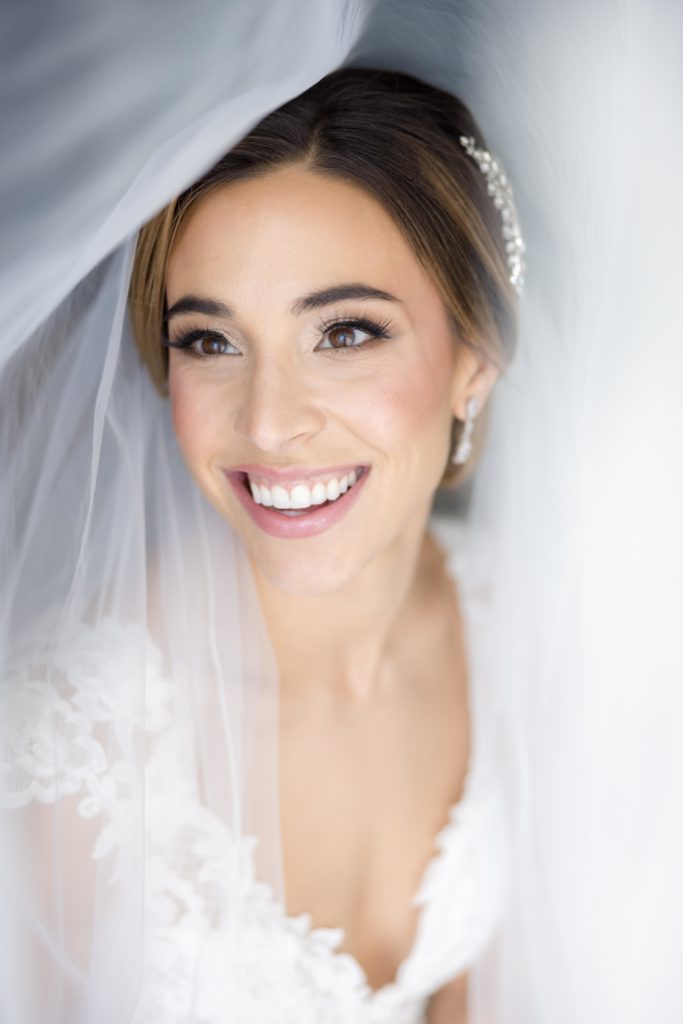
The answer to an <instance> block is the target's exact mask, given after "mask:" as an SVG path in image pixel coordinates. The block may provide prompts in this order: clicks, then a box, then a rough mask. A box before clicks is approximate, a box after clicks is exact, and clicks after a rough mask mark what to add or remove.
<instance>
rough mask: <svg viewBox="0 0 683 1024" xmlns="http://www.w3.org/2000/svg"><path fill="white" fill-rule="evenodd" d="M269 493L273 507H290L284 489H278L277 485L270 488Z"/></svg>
mask: <svg viewBox="0 0 683 1024" xmlns="http://www.w3.org/2000/svg"><path fill="white" fill-rule="evenodd" d="M270 493H271V496H272V499H273V506H274V507H275V508H291V507H292V506H291V505H290V503H289V494H288V493H287V491H286V490H285V489H284V487H280V485H279V484H275V486H274V487H271V490H270Z"/></svg>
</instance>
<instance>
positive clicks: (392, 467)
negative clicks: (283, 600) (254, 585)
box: [166, 167, 474, 594]
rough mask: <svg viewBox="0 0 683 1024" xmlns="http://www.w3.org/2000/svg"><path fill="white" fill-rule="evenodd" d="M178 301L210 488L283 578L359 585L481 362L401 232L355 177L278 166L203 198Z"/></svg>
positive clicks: (177, 364) (178, 378)
mask: <svg viewBox="0 0 683 1024" xmlns="http://www.w3.org/2000/svg"><path fill="white" fill-rule="evenodd" d="M166 297H167V305H168V310H169V322H168V337H169V340H170V342H171V343H179V342H189V343H190V346H191V347H185V348H177V347H171V348H170V350H169V356H170V360H169V387H170V401H171V406H172V413H173V422H174V427H175V431H176V434H177V437H178V441H179V444H180V447H181V450H182V452H183V456H184V458H185V460H186V462H187V465H188V467H189V470H190V472H191V473H192V476H193V477H194V479H195V481H196V482H197V484H198V485H199V487H200V489H201V490H202V492H203V493H204V494H205V496H206V497H207V498H208V500H209V501H210V502H211V503H212V504H213V505H214V507H215V508H216V509H217V510H218V511H219V512H220V514H221V515H222V516H224V517H225V519H227V520H228V521H229V522H230V523H231V524H232V526H233V527H234V528H235V529H236V530H238V531H239V533H240V534H241V535H242V537H243V538H244V540H245V542H246V545H247V548H248V550H249V553H250V556H251V558H252V560H253V561H255V563H256V565H257V566H258V567H259V569H260V570H261V571H262V572H263V573H264V574H265V575H266V576H267V577H268V578H269V579H270V581H271V582H272V583H274V584H275V585H276V586H278V587H280V588H282V589H283V590H285V591H287V592H289V593H300V594H304V593H306V594H323V593H329V592H331V591H332V590H335V589H337V588H339V587H341V586H343V585H344V584H346V583H348V582H349V581H351V580H353V578H354V577H355V576H356V575H357V574H358V573H359V572H360V571H361V570H362V569H363V567H364V566H366V565H367V564H368V563H369V562H370V561H371V560H372V559H373V558H375V557H377V556H378V555H379V554H380V553H381V552H383V551H385V550H386V548H387V546H388V545H390V544H392V542H394V541H397V540H400V535H401V534H402V532H403V531H405V530H406V529H407V528H408V527H409V524H410V523H411V520H412V521H413V522H414V521H415V518H414V517H415V516H416V515H424V514H425V511H428V509H429V506H430V503H431V499H432V497H433V494H434V491H435V489H436V487H437V486H438V483H439V481H440V479H441V476H442V473H443V471H444V467H445V465H446V461H447V458H448V446H449V439H450V427H451V422H452V417H453V415H454V414H456V415H458V416H460V417H462V416H463V410H464V404H465V400H466V397H467V395H466V393H465V384H466V383H467V381H468V379H469V378H470V376H471V373H472V369H473V358H474V357H473V355H472V353H471V351H469V350H467V349H463V347H462V346H457V348H456V343H455V340H454V337H453V332H452V328H451V327H450V325H449V322H448V317H447V313H446V310H445V307H444V305H443V303H442V301H441V299H440V298H439V296H438V294H437V292H436V290H435V288H434V286H433V285H432V283H431V281H430V280H429V279H428V277H427V275H426V273H425V271H424V270H423V269H422V267H421V265H420V264H419V263H418V261H417V260H416V258H415V256H414V255H413V253H412V250H411V249H410V247H409V245H408V244H407V242H406V241H405V240H404V238H403V236H402V234H401V232H400V231H399V229H398V228H397V227H396V225H395V224H394V222H393V220H392V219H391V217H390V216H389V215H388V214H387V213H386V212H385V210H384V208H383V207H382V206H381V205H380V204H379V203H378V202H377V201H376V200H375V199H373V198H372V197H371V196H369V195H368V194H366V193H365V192H364V191H362V190H361V189H359V188H357V187H356V186H354V185H352V184H349V183H346V182H344V181H340V180H335V179H332V178H326V177H323V176H322V175H321V174H319V173H315V172H313V171H310V170H304V169H303V168H301V167H290V168H286V169H282V170H277V171H273V172H270V173H268V174H266V175H265V176H263V177H260V178H255V179H252V180H246V181H239V182H235V183H232V184H229V185H226V186H221V187H220V188H218V189H217V190H215V191H214V192H212V193H211V194H208V195H207V196H205V197H204V198H203V199H202V200H201V201H199V203H198V205H197V206H196V208H195V210H194V211H193V212H192V214H191V215H190V217H189V219H188V221H187V222H186V225H185V227H184V229H183V231H182V233H181V235H180V237H179V239H178V241H177V243H176V245H175V248H174V250H173V253H172V255H171V258H170V260H169V265H168V271H167V279H166ZM456 352H459V355H458V358H457V361H456ZM354 473H355V482H354V476H353V474H354ZM350 474H351V475H350ZM250 485H255V487H256V488H257V490H256V491H255V493H256V495H257V498H258V501H255V500H254V497H252V493H251V487H250ZM341 492H344V493H341ZM336 495H340V496H339V497H336ZM288 502H289V504H290V505H292V506H303V508H299V509H296V508H290V509H289V510H286V511H281V510H278V508H277V507H276V506H278V505H286V504H287V503H288ZM306 506H310V507H309V508H308V509H307V508H306Z"/></svg>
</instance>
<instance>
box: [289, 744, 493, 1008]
mask: <svg viewBox="0 0 683 1024" xmlns="http://www.w3.org/2000/svg"><path fill="white" fill-rule="evenodd" d="M471 751H472V752H471V755H470V762H469V766H468V769H467V773H466V775H465V781H464V783H463V786H462V792H461V795H460V797H459V798H458V799H457V800H455V801H454V802H453V803H452V804H451V805H450V806H449V808H448V810H447V812H446V816H447V820H446V822H445V824H444V825H443V826H442V827H441V828H440V829H439V831H438V832H437V833H436V835H435V837H434V847H435V849H434V853H433V854H432V856H431V857H430V858H429V860H428V861H427V864H426V865H425V867H424V868H423V870H422V873H421V875H420V880H419V882H418V885H417V888H416V890H415V893H414V895H413V897H412V899H411V906H417V907H419V913H418V916H417V922H416V925H415V931H414V934H413V939H412V942H411V944H410V947H409V949H408V952H407V953H406V955H405V957H404V958H403V959H402V960H401V962H400V963H399V965H398V967H397V968H396V973H395V975H394V977H393V979H392V980H391V981H387V982H385V983H384V984H383V985H380V986H379V988H373V987H372V985H371V984H370V982H369V980H368V976H367V972H366V970H365V968H364V967H363V965H362V964H361V962H360V960H358V959H357V957H356V956H355V955H354V954H353V953H349V952H347V951H346V950H340V949H339V948H338V947H339V946H340V945H341V944H342V942H343V941H344V938H345V936H346V930H345V929H344V928H342V927H341V926H340V927H333V926H330V925H313V924H311V915H310V914H309V913H308V912H306V911H304V912H303V913H300V914H288V913H287V911H286V908H285V906H284V904H283V903H282V902H280V901H277V900H276V903H277V905H278V906H279V908H280V910H281V912H282V914H283V917H284V918H285V920H286V921H287V922H288V923H289V924H295V923H297V922H298V923H299V930H300V931H301V933H302V935H303V936H305V937H306V938H308V939H309V940H310V941H312V942H316V941H317V940H318V939H319V938H320V939H324V940H325V941H326V943H327V944H328V945H329V947H330V955H331V956H332V957H334V958H337V957H338V958H340V959H341V960H345V961H346V962H347V963H351V964H353V967H354V970H355V972H356V974H357V975H358V978H359V980H360V983H361V986H362V987H363V988H364V990H365V991H366V995H367V998H368V999H369V1000H376V999H377V1000H379V999H384V998H386V997H388V996H390V995H391V994H394V993H398V992H401V990H402V988H403V984H404V983H403V979H404V976H405V973H406V969H407V967H408V965H409V964H410V962H411V961H412V960H413V959H414V957H415V955H416V952H417V949H418V946H419V943H420V938H421V932H422V928H421V925H422V922H423V917H424V913H425V909H426V907H427V906H428V902H427V900H426V899H425V898H424V895H423V893H424V889H425V886H426V883H427V882H428V881H430V880H431V878H432V877H433V875H434V873H435V872H436V871H437V870H438V868H439V866H440V864H441V863H442V858H443V857H444V855H445V852H444V851H445V846H446V839H447V837H448V836H449V835H450V834H451V832H453V831H455V830H456V829H458V828H460V827H462V824H463V821H464V817H465V813H466V808H467V807H468V806H469V803H470V800H471V797H472V792H473V781H472V780H473V778H474V766H475V760H476V741H474V740H473V742H472V746H471ZM302 924H303V925H304V927H303V928H302V927H301V925H302ZM331 936H335V938H334V942H333V943H330V938H331Z"/></svg>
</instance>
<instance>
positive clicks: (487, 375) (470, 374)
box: [451, 345, 500, 420]
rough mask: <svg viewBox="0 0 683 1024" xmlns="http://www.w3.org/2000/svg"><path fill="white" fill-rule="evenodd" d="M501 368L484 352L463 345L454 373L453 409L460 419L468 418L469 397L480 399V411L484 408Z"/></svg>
mask: <svg viewBox="0 0 683 1024" xmlns="http://www.w3.org/2000/svg"><path fill="white" fill-rule="evenodd" d="M499 374H500V370H499V369H498V367H497V366H496V365H495V363H493V361H492V360H491V359H490V358H489V357H488V356H487V355H486V354H485V353H483V352H481V351H479V350H478V349H477V350H475V349H473V348H470V347H469V346H465V345H463V346H462V348H461V350H460V353H459V355H458V360H457V365H456V368H455V372H454V374H453V388H452V391H451V410H452V412H453V415H454V416H455V417H457V419H459V420H464V419H466V416H467V412H466V405H467V400H468V398H473V397H475V396H476V397H477V398H478V399H479V412H481V410H482V409H483V408H484V405H485V403H486V400H487V398H488V396H489V392H490V391H491V389H492V388H493V385H494V384H495V383H496V380H497V379H498V377H499Z"/></svg>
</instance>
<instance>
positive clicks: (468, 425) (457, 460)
mask: <svg viewBox="0 0 683 1024" xmlns="http://www.w3.org/2000/svg"><path fill="white" fill-rule="evenodd" d="M465 408H466V416H467V418H466V420H465V428H464V430H463V432H462V434H461V436H460V440H459V441H458V444H457V447H456V449H455V451H454V452H453V455H452V456H451V462H452V463H453V465H454V466H460V465H462V463H463V462H467V460H468V459H469V457H470V455H471V454H472V442H471V441H470V437H471V435H472V428H473V426H474V417H475V416H476V415H477V413H478V412H479V399H478V398H477V397H476V395H473V396H472V398H468V399H467V405H466V407H465Z"/></svg>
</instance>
